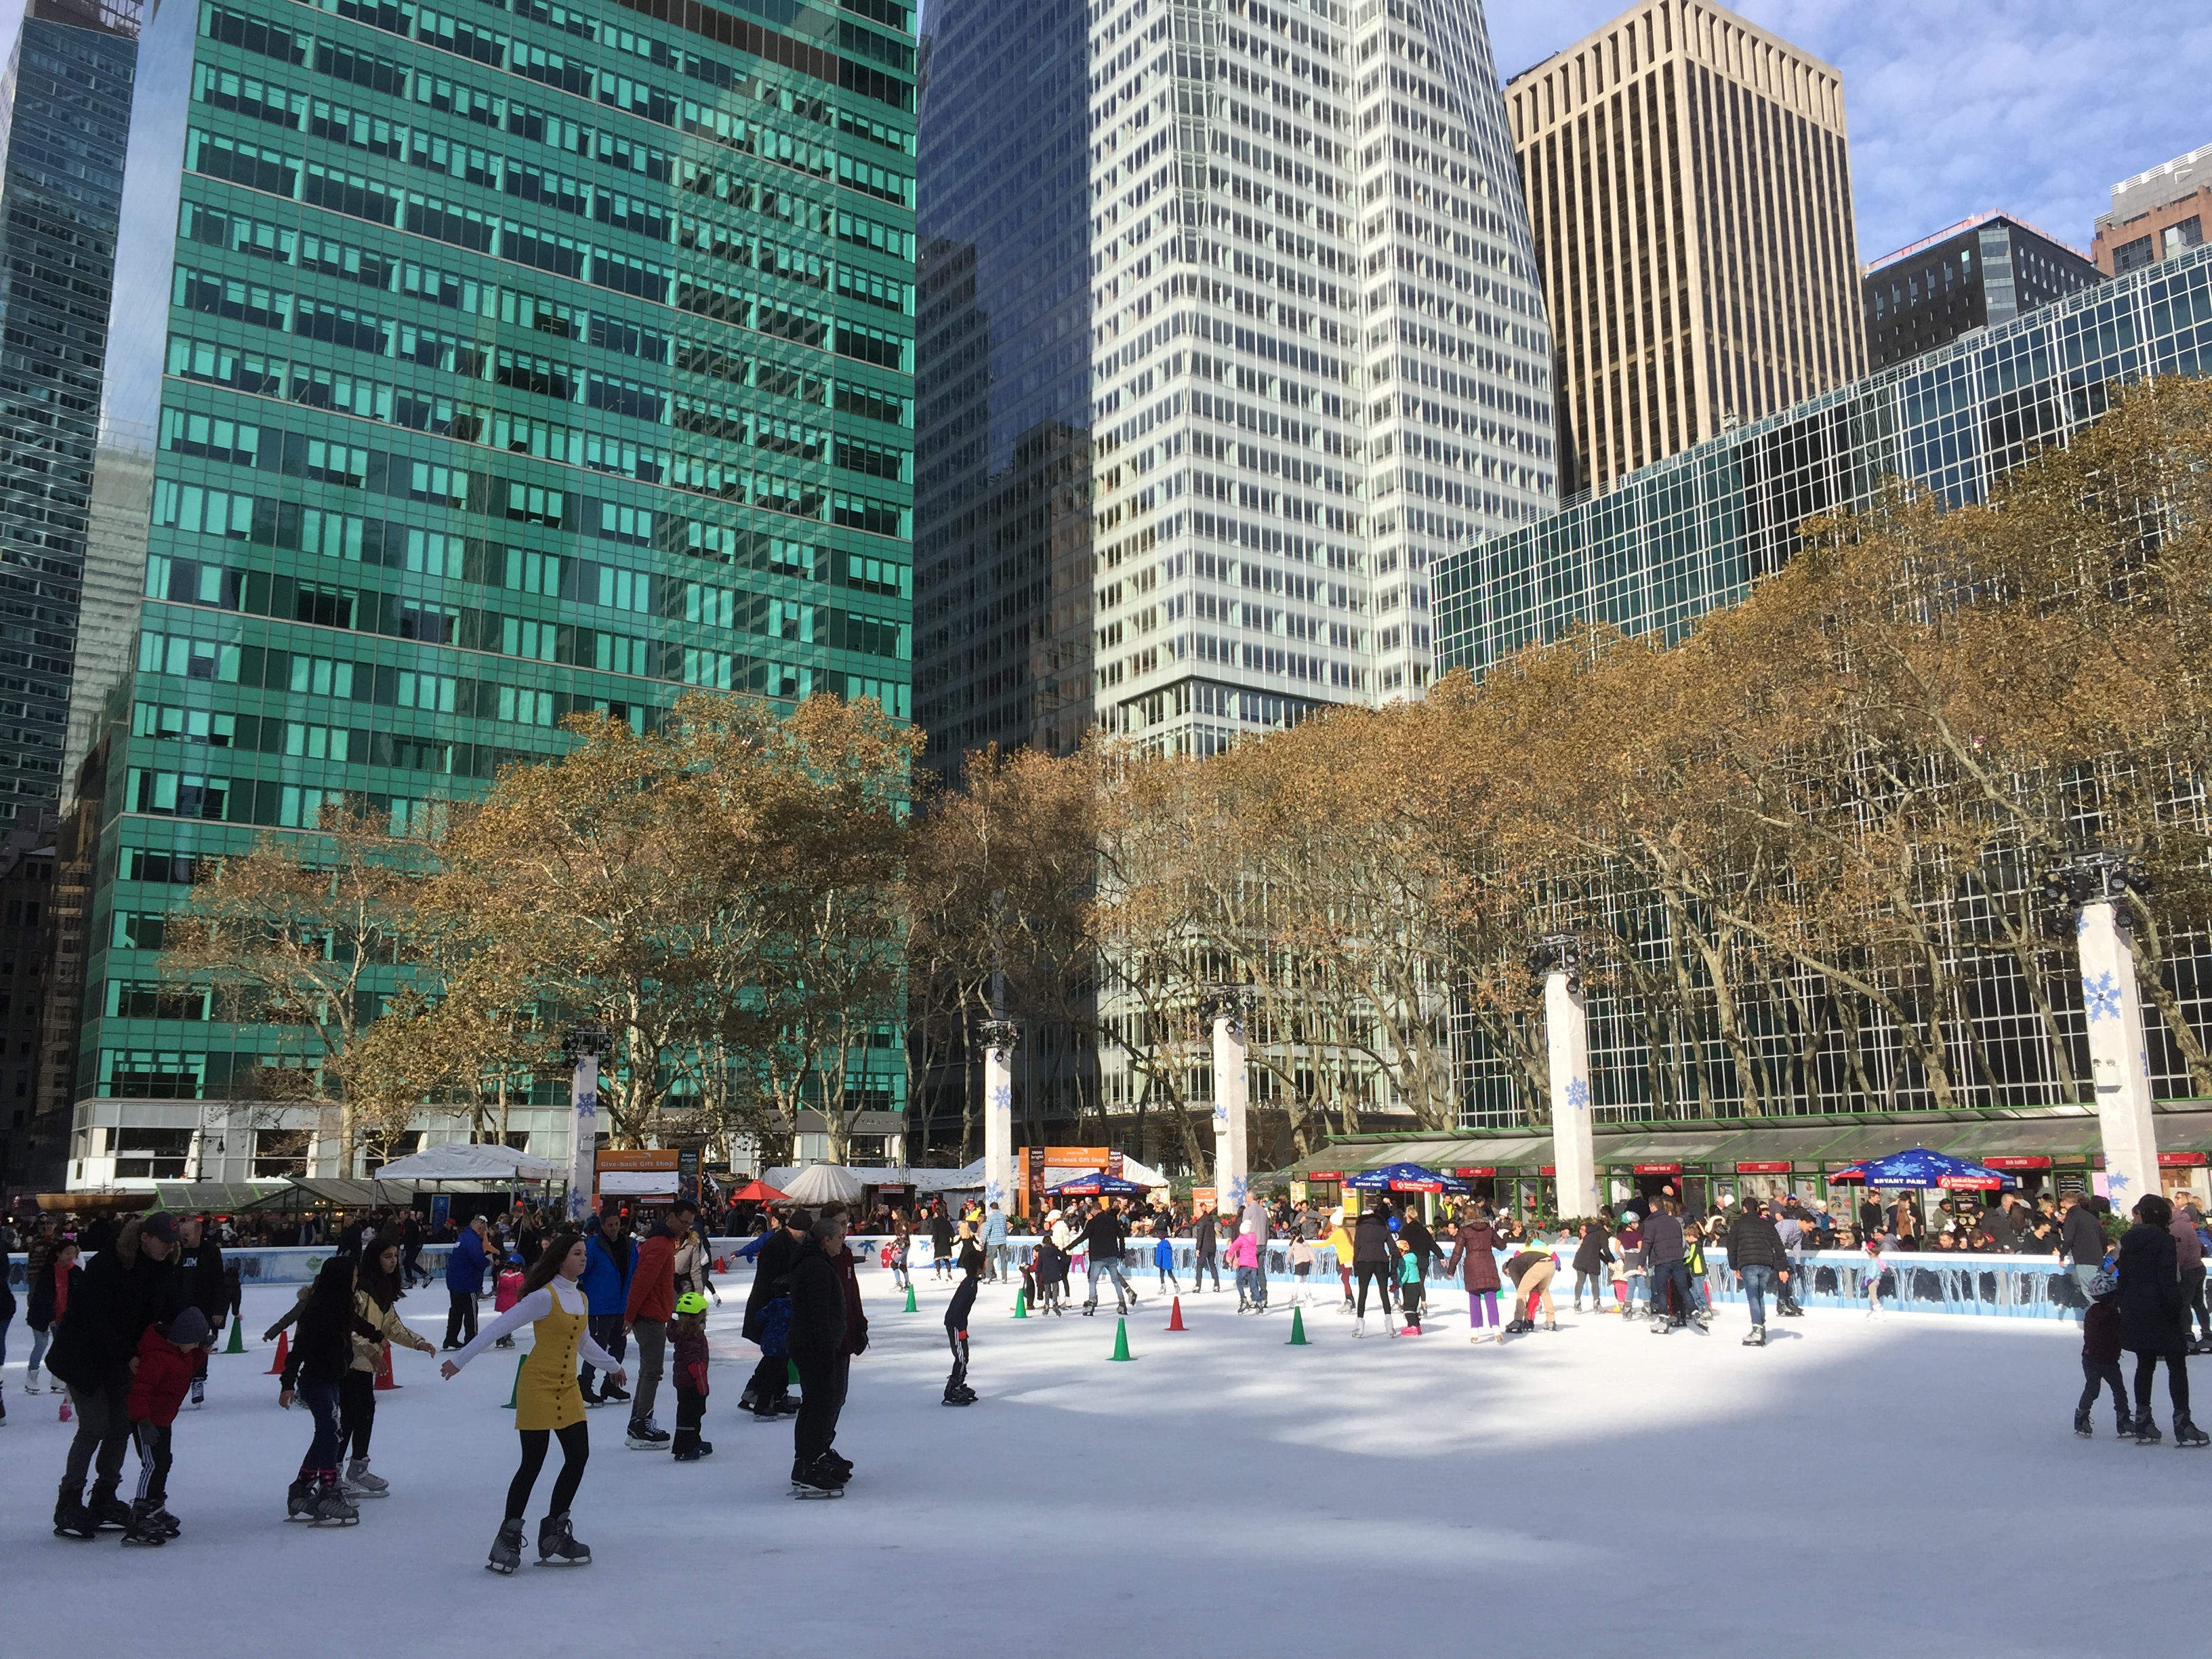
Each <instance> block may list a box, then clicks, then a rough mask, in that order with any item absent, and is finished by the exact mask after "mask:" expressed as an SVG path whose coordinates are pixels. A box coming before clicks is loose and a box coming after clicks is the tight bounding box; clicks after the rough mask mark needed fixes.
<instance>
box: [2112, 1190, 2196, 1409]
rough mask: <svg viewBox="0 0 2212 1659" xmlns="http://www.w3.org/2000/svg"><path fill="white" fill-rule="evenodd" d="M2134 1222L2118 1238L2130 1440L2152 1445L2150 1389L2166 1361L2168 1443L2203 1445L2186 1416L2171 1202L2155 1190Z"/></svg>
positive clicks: (2185, 1324)
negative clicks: (2131, 1403)
mask: <svg viewBox="0 0 2212 1659" xmlns="http://www.w3.org/2000/svg"><path fill="white" fill-rule="evenodd" d="M2135 1218H2136V1225H2134V1226H2132V1227H2130V1228H2129V1229H2128V1231H2126V1232H2125V1233H2124V1234H2123V1235H2122V1236H2121V1238H2120V1262H2119V1270H2118V1275H2117V1276H2118V1279H2119V1281H2120V1297H2119V1301H2120V1346H2122V1347H2123V1348H2124V1349H2126V1350H2127V1351H2128V1352H2130V1353H2132V1354H2133V1355H2135V1357H2136V1412H2135V1418H2134V1427H2135V1437H2136V1444H2137V1445H2139V1446H2155V1445H2156V1444H2158V1443H2159V1440H2160V1435H2159V1431H2158V1425H2157V1424H2156V1423H2155V1422H2154V1421H2153V1420H2152V1418H2151V1414H2150V1389H2151V1384H2152V1383H2153V1382H2154V1380H2155V1379H2156V1376H2157V1373H2158V1362H2159V1361H2160V1360H2161V1359H2163V1360H2164V1361H2166V1391H2167V1394H2168V1395H2169V1396H2170V1397H2171V1398H2172V1401H2173V1443H2174V1444H2175V1445H2176V1446H2181V1447H2187V1448H2191V1449H2194V1448H2197V1447H2200V1446H2203V1445H2205V1444H2208V1443H2212V1440H2208V1437H2207V1436H2206V1435H2205V1433H2204V1431H2203V1430H2202V1429H2200V1428H2198V1427H2197V1425H2196V1424H2195V1423H2193V1422H2192V1421H2191V1420H2190V1416H2189V1360H2188V1358H2187V1355H2188V1352H2189V1292H2188V1291H2186V1290H2185V1288H2183V1285H2182V1282H2181V1267H2180V1261H2179V1255H2178V1253H2177V1251H2176V1249H2175V1246H2174V1242H2173V1234H2172V1231H2171V1229H2172V1226H2173V1206H2172V1205H2171V1204H2170V1203H2168V1202H2167V1201H2166V1200H2165V1199H2163V1198H2161V1197H2160V1196H2159V1195H2158V1194H2156V1193H2146V1194H2143V1195H2142V1197H2141V1198H2139V1199H2137V1200H2136V1207H2135Z"/></svg>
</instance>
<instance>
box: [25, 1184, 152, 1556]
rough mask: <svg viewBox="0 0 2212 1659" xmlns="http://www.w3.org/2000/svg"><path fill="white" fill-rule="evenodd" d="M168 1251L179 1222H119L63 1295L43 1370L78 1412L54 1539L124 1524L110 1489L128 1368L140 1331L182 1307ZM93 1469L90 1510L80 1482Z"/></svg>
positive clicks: (119, 1470)
mask: <svg viewBox="0 0 2212 1659" xmlns="http://www.w3.org/2000/svg"><path fill="white" fill-rule="evenodd" d="M176 1248H177V1224H176V1222H175V1221H174V1219H173V1218H171V1217H169V1216H167V1215H166V1214H164V1213H162V1212H160V1211H158V1210H157V1211H155V1212H154V1213H153V1214H152V1215H149V1216H146V1217H143V1218H137V1219H134V1220H132V1221H130V1222H128V1223H126V1224H125V1225H124V1226H123V1228H122V1229H121V1230H120V1231H118V1233H117V1234H116V1236H115V1242H114V1243H113V1244H112V1246H110V1247H109V1248H108V1249H104V1250H102V1251H100V1254H99V1255H95V1256H94V1257H93V1259H92V1265H91V1266H90V1267H87V1268H86V1269H85V1270H84V1277H83V1279H82V1281H80V1282H79V1283H78V1284H76V1285H74V1286H72V1287H71V1289H70V1304H69V1311H68V1312H67V1313H65V1314H64V1315H63V1316H62V1319H61V1323H60V1324H59V1325H58V1326H57V1327H56V1328H55V1330H54V1341H53V1346H52V1349H51V1350H50V1351H49V1352H48V1353H47V1355H46V1369H47V1370H49V1371H50V1372H52V1374H53V1375H54V1376H55V1377H57V1378H58V1379H59V1380H60V1381H61V1382H62V1383H64V1384H66V1385H67V1387H68V1389H69V1394H70V1405H71V1406H72V1407H75V1409H76V1438H75V1439H73V1440H71V1441H70V1449H69V1461H68V1463H67V1465H66V1466H65V1468H64V1473H63V1475H62V1484H61V1492H60V1494H59V1496H58V1498H57V1499H56V1500H55V1504H54V1534H55V1536H57V1537H61V1538H90V1537H92V1536H93V1535H94V1533H95V1532H97V1531H98V1530H100V1528H112V1529H116V1530H120V1529H121V1528H124V1527H125V1526H127V1525H128V1524H129V1522H130V1520H131V1506H130V1505H129V1504H124V1503H120V1502H118V1500H117V1498H116V1496H115V1487H116V1483H117V1482H118V1481H119V1480H121V1479H122V1478H123V1454H124V1451H125V1449H127V1448H128V1447H129V1446H130V1444H131V1410H130V1404H129V1401H130V1396H131V1367H132V1364H133V1363H134V1362H135V1360H136V1359H137V1353H138V1339H139V1338H140V1337H141V1336H143V1335H144V1334H145V1332H146V1328H147V1327H148V1326H149V1325H156V1324H161V1325H166V1324H167V1323H168V1322H169V1318H170V1316H172V1315H173V1314H174V1313H176V1312H177V1311H178V1310H179V1308H181V1306H182V1305H183V1304H182V1302H181V1300H180V1299H179V1297H178V1296H177V1291H176V1284H175V1276H174V1274H173V1273H172V1272H171V1267H172V1266H173V1261H172V1258H173V1255H174V1254H175V1251H176ZM95 1454H96V1455H97V1458H98V1462H97V1465H96V1466H95V1464H94V1456H95ZM95 1468H96V1473H95V1474H94V1480H93V1486H92V1499H91V1502H90V1504H87V1503H86V1502H85V1499H84V1479H85V1474H86V1473H87V1471H88V1470H94V1469H95Z"/></svg>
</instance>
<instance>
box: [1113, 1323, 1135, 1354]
mask: <svg viewBox="0 0 2212 1659" xmlns="http://www.w3.org/2000/svg"><path fill="white" fill-rule="evenodd" d="M1112 1357H1113V1358H1115V1359H1133V1358H1135V1357H1136V1356H1135V1355H1133V1354H1132V1353H1131V1352H1129V1322H1128V1321H1127V1320H1126V1319H1121V1320H1116V1321H1115V1324H1114V1352H1113V1356H1112Z"/></svg>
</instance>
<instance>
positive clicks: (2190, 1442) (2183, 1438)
mask: <svg viewBox="0 0 2212 1659" xmlns="http://www.w3.org/2000/svg"><path fill="white" fill-rule="evenodd" d="M2173 1444H2174V1449H2176V1450H2177V1451H2179V1450H2182V1449H2189V1450H2194V1449H2196V1448H2197V1447H2199V1446H2212V1435H2208V1434H2206V1433H2205V1432H2204V1431H2203V1430H2202V1429H2200V1428H2198V1427H2197V1425H2196V1423H2195V1422H2193V1421H2192V1420H2191V1418H2190V1415H2189V1413H2187V1412H2185V1411H2180V1412H2176V1413H2174V1414H2173Z"/></svg>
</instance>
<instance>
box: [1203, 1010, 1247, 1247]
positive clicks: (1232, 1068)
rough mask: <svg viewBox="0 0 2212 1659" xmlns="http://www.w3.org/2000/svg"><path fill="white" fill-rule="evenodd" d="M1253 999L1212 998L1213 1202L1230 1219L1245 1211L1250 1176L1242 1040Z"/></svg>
mask: <svg viewBox="0 0 2212 1659" xmlns="http://www.w3.org/2000/svg"><path fill="white" fill-rule="evenodd" d="M1251 1000H1252V994H1251V993H1250V992H1249V991H1243V990H1229V991H1224V992H1219V993H1217V994H1215V995H1214V997H1213V998H1212V1015H1213V1201H1214V1206H1215V1207H1216V1208H1217V1209H1220V1210H1224V1211H1226V1212H1228V1213H1230V1214H1231V1215H1234V1214H1236V1213H1237V1211H1239V1210H1241V1209H1242V1208H1243V1207H1244V1194H1245V1189H1246V1188H1247V1186H1248V1185H1249V1182H1250V1179H1251V1174H1252V1170H1251V1165H1250V1162H1249V1152H1248V1151H1247V1147H1246V1143H1245V1129H1244V1121H1245V1109H1246V1107H1247V1106H1248V1105H1249V1103H1250V1098H1251V1094H1250V1080H1249V1077H1248V1075H1247V1064H1248V1062H1249V1059H1250V1056H1251V1048H1250V1045H1249V1043H1248V1042H1246V1040H1245V1034H1244V1016H1245V1013H1246V1012H1247V1011H1248V1010H1249V1007H1250V1006H1251Z"/></svg>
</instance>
